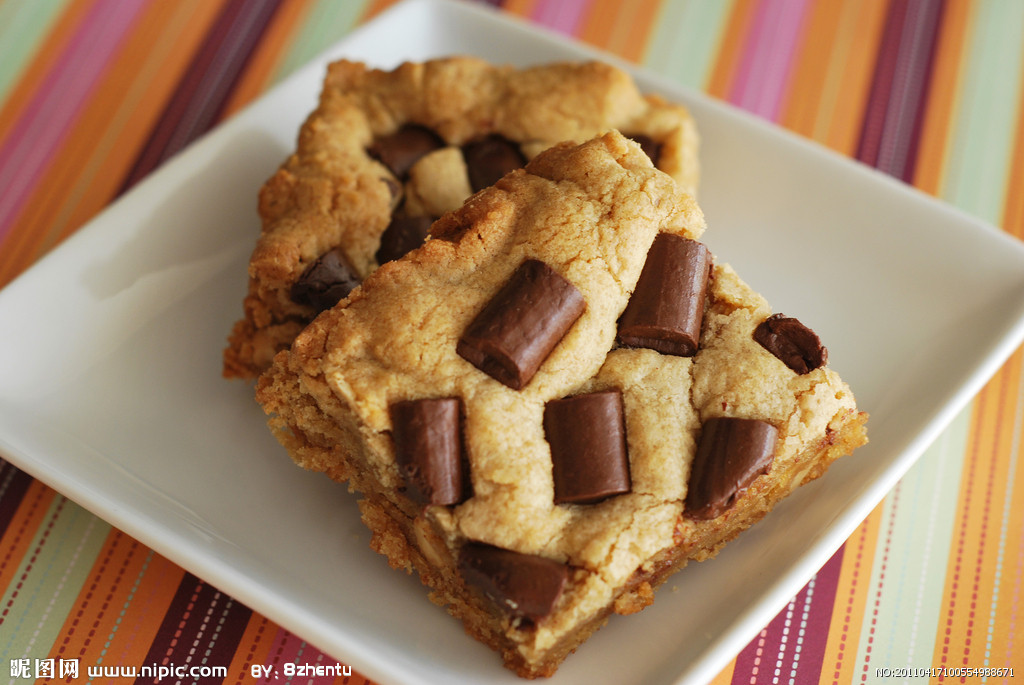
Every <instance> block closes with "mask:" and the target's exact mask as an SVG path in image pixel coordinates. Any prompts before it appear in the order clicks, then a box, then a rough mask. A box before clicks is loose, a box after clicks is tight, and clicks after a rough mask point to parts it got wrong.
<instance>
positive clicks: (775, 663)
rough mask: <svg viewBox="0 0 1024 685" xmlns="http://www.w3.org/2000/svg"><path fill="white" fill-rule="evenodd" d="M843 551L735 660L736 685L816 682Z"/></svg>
mask: <svg viewBox="0 0 1024 685" xmlns="http://www.w3.org/2000/svg"><path fill="white" fill-rule="evenodd" d="M842 565H843V548H840V549H839V551H837V552H836V553H835V554H834V555H832V558H831V559H829V560H828V561H827V562H826V563H825V565H824V566H822V567H821V570H820V571H818V573H817V574H816V575H815V576H814V578H813V579H812V580H811V581H810V582H809V583H808V584H807V585H805V586H804V588H803V589H802V590H800V592H799V593H797V595H796V596H795V597H794V598H793V600H792V601H791V602H790V603H789V606H787V607H786V608H785V609H783V610H782V611H781V612H779V614H778V615H777V616H776V617H775V618H774V619H772V621H771V623H769V624H768V625H767V626H766V627H765V629H764V630H762V631H761V633H760V635H758V636H757V637H756V638H754V639H753V640H752V641H751V642H750V644H748V645H747V646H746V647H745V648H744V649H743V651H742V652H740V654H739V655H738V656H737V657H736V663H735V667H734V669H733V677H732V682H733V683H734V684H735V685H758V684H760V683H763V684H766V685H772V684H773V683H780V682H798V683H800V682H805V681H811V680H814V681H817V678H818V674H819V673H821V666H822V663H823V662H824V659H825V647H826V645H827V643H828V629H829V624H830V622H831V620H832V608H833V606H834V605H835V598H836V589H837V587H838V586H839V572H840V571H841V570H842Z"/></svg>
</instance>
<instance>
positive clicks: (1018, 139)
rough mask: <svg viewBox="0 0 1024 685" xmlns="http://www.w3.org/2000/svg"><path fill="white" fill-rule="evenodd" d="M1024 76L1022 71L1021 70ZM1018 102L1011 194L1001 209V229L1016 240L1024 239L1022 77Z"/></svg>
mask: <svg viewBox="0 0 1024 685" xmlns="http://www.w3.org/2000/svg"><path fill="white" fill-rule="evenodd" d="M1021 74H1024V69H1021ZM1018 90H1019V91H1020V101H1019V102H1018V104H1017V112H1018V116H1017V130H1016V131H1015V133H1014V145H1013V154H1012V155H1011V156H1010V159H1011V162H1010V174H1009V178H1008V180H1007V184H1006V187H1007V188H1009V189H1011V191H1013V192H1008V193H1006V207H1005V208H1004V209H1003V228H1004V229H1005V230H1006V231H1007V232H1008V233H1010V234H1011V235H1015V236H1017V237H1018V238H1022V239H1024V193H1022V192H1019V190H1017V189H1020V188H1024V77H1022V81H1021V84H1020V86H1018Z"/></svg>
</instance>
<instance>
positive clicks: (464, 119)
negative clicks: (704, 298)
mask: <svg viewBox="0 0 1024 685" xmlns="http://www.w3.org/2000/svg"><path fill="white" fill-rule="evenodd" d="M610 129H619V130H621V131H623V132H624V133H625V134H626V135H630V136H634V137H636V138H637V139H638V140H642V141H643V142H644V144H645V146H646V149H648V150H649V151H650V154H651V155H653V156H654V157H655V158H656V163H657V166H658V168H660V169H661V170H663V171H665V172H666V173H668V174H669V175H670V176H672V177H673V178H674V179H675V180H676V182H677V183H679V184H680V185H681V186H682V187H684V188H685V189H687V191H688V192H690V193H695V192H696V186H697V179H698V175H699V170H698V161H697V146H698V139H697V132H696V128H695V125H694V123H693V120H692V118H691V117H690V115H689V113H688V112H687V110H686V109H685V108H683V107H682V106H680V105H676V104H672V103H669V102H666V101H664V100H663V99H661V98H659V97H657V96H654V95H646V96H645V95H643V94H641V93H640V92H639V91H638V90H637V88H636V86H635V85H634V83H633V82H632V80H631V78H630V77H629V75H628V74H626V73H625V72H623V71H621V70H619V69H616V68H614V67H611V66H609V65H606V64H603V63H600V62H582V63H554V64H544V65H539V66H535V67H528V68H524V69H515V68H512V67H507V66H495V65H491V64H488V63H486V62H484V61H482V60H479V59H475V58H470V57H451V58H444V59H437V60H431V61H427V62H423V63H406V64H402V65H400V66H399V67H397V68H396V69H394V70H391V71H386V70H380V69H371V68H369V67H367V66H366V65H364V64H361V63H355V62H348V61H339V62H336V63H333V64H331V65H330V66H329V68H328V73H327V76H326V78H325V80H324V84H323V89H322V92H321V95H320V102H319V106H318V107H317V109H316V110H315V111H314V112H313V113H311V115H310V116H309V117H308V118H307V120H306V121H305V123H304V124H303V126H302V129H301V131H300V133H299V136H298V142H297V147H296V150H295V152H294V153H293V154H292V155H291V156H290V157H289V158H288V159H287V160H286V161H285V162H284V163H283V164H282V165H281V167H280V169H279V170H278V171H277V173H276V174H275V175H274V176H273V177H271V178H270V179H269V180H268V181H267V182H266V184H265V185H264V187H263V188H262V190H261V192H260V201H259V214H260V217H261V220H262V230H261V233H260V236H259V238H258V242H257V245H256V247H255V249H254V251H253V254H252V257H251V260H250V263H249V269H248V271H249V288H248V294H247V295H246V297H245V300H244V302H243V310H244V316H243V318H242V319H241V320H240V321H238V322H237V323H236V324H235V326H234V328H233V330H232V332H231V334H230V336H229V340H228V346H227V348H226V350H225V352H224V365H223V373H224V375H225V376H227V377H236V378H253V377H255V376H256V375H258V374H259V372H260V371H262V370H263V369H265V368H266V367H267V366H268V365H269V363H270V360H271V359H272V357H273V355H274V354H275V353H276V352H278V351H279V350H281V349H284V348H286V347H287V346H288V345H289V344H290V343H291V341H292V340H293V339H294V337H295V336H296V335H297V334H298V333H299V331H301V330H302V328H303V327H304V326H305V325H306V324H307V323H308V322H309V321H310V320H312V318H313V317H314V316H315V315H316V314H317V313H318V312H319V311H320V310H322V309H326V308H329V307H330V306H331V305H333V304H334V303H335V302H337V301H338V299H340V297H344V296H345V295H347V294H348V292H349V291H350V290H351V288H352V286H353V285H354V284H355V283H358V282H359V281H360V280H362V279H363V278H365V277H366V276H368V275H369V274H370V273H371V272H373V271H374V270H375V269H376V268H377V267H378V266H379V265H380V264H381V263H382V262H385V261H389V260H391V259H396V258H397V257H399V256H401V254H404V252H406V251H408V250H409V249H411V248H412V247H414V246H416V245H418V244H419V243H421V242H422V239H423V237H424V235H425V233H426V230H427V229H428V228H429V226H430V224H431V222H432V221H433V220H435V219H436V218H437V217H439V216H440V215H442V214H444V213H445V212H447V211H450V210H454V209H457V208H458V207H459V206H460V205H461V204H462V202H463V201H464V200H465V199H466V198H467V197H468V196H469V195H470V194H472V193H473V192H474V191H476V190H478V189H479V187H483V186H486V185H490V184H491V183H492V182H493V181H494V180H496V179H497V178H498V177H500V175H502V174H503V173H504V172H506V171H508V170H510V169H511V168H514V167H516V166H521V165H522V164H523V163H524V162H525V161H527V160H529V159H532V158H533V157H534V156H535V155H536V154H537V153H538V152H540V151H541V150H544V149H547V148H548V147H550V146H552V145H554V144H555V143H559V142H563V141H575V142H582V141H583V140H585V139H588V138H591V137H593V136H594V135H597V134H600V133H603V132H605V131H607V130H610ZM332 251H333V252H334V255H333V260H334V263H335V268H334V269H333V270H330V269H324V268H323V266H322V264H321V263H320V262H319V261H318V260H322V259H323V258H324V256H325V255H326V254H328V253H331V252H332ZM338 264H341V266H338ZM311 271H313V272H315V273H314V274H313V275H311ZM310 281H314V282H313V283H312V289H313V290H314V291H315V294H314V297H311V298H310V297H305V296H296V284H299V287H298V289H299V290H301V291H303V292H307V291H309V290H310V288H309V287H307V286H309V285H310ZM338 282H341V283H343V284H346V287H345V288H337V287H332V286H334V285H335V284H336V283H338ZM322 291H327V292H328V293H329V297H325V296H322V295H321V292H322Z"/></svg>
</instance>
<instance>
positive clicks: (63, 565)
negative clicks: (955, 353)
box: [0, 496, 110, 668]
mask: <svg viewBox="0 0 1024 685" xmlns="http://www.w3.org/2000/svg"><path fill="white" fill-rule="evenodd" d="M109 533H110V525H109V524H107V523H104V522H103V521H101V520H100V519H98V518H96V517H95V516H93V515H92V514H90V513H89V512H87V511H85V510H84V509H82V508H81V507H79V506H78V505H76V504H73V503H72V502H69V501H68V500H66V499H64V498H63V497H61V496H57V497H54V498H53V502H52V503H51V505H50V508H49V510H48V511H47V513H46V516H45V518H44V519H43V523H42V525H41V526H40V527H39V530H38V531H37V532H36V535H35V538H34V539H33V540H32V542H31V544H30V545H29V548H28V553H27V554H26V555H25V556H24V558H23V559H22V560H21V565H20V566H19V568H18V570H17V572H16V573H15V576H14V580H13V581H12V582H11V584H10V585H9V586H8V588H7V590H6V592H5V593H4V595H3V597H2V598H0V611H3V610H6V611H7V614H6V616H5V617H4V622H3V624H2V625H0V636H3V637H0V664H6V663H8V662H9V661H10V660H12V659H25V658H28V659H43V658H45V657H46V655H47V654H48V653H49V652H50V648H51V647H52V646H53V644H54V642H55V641H56V639H57V637H58V635H59V634H60V631H61V629H62V628H63V626H64V621H65V620H66V619H67V617H68V615H69V614H70V613H71V609H72V608H73V607H74V604H75V601H76V600H77V599H78V594H79V592H80V591H81V589H82V585H83V584H84V583H85V581H86V579H87V578H88V577H89V573H90V572H91V571H92V567H93V563H94V562H95V561H96V557H97V556H98V555H99V553H100V551H101V550H102V548H103V544H104V542H105V541H106V539H107V535H108V534H109ZM3 668H6V666H4V667H3Z"/></svg>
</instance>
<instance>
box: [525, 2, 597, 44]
mask: <svg viewBox="0 0 1024 685" xmlns="http://www.w3.org/2000/svg"><path fill="white" fill-rule="evenodd" d="M589 4H590V0H541V2H540V3H538V4H537V7H535V8H534V10H533V15H532V16H531V17H530V18H531V19H532V20H533V21H534V22H536V23H538V24H542V25H544V26H547V27H548V28H549V29H554V30H555V31H560V32H562V33H565V34H568V35H575V33H576V28H577V27H578V26H579V25H580V22H581V21H582V20H583V13H584V12H585V11H586V9H587V6H588V5H589Z"/></svg>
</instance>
